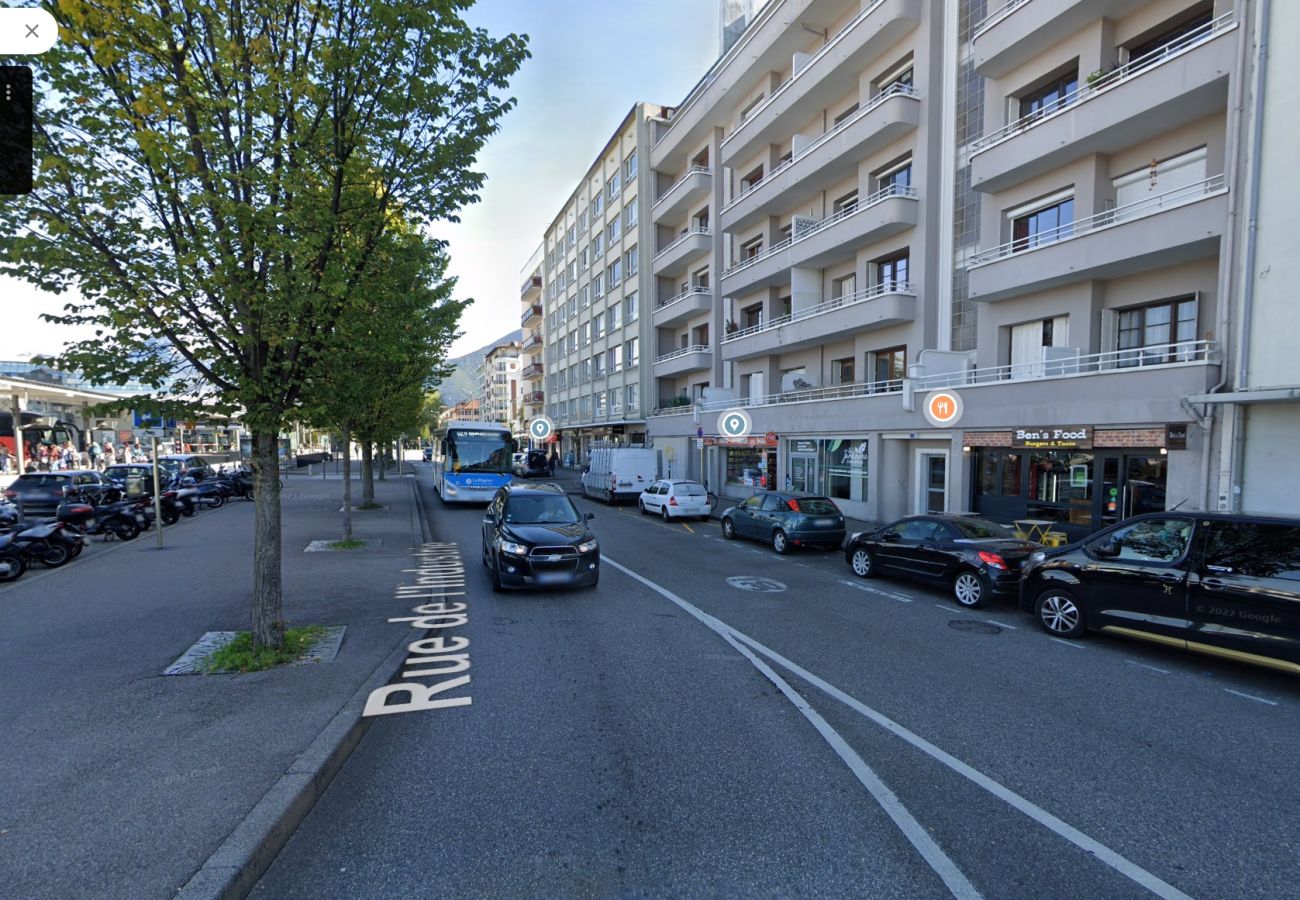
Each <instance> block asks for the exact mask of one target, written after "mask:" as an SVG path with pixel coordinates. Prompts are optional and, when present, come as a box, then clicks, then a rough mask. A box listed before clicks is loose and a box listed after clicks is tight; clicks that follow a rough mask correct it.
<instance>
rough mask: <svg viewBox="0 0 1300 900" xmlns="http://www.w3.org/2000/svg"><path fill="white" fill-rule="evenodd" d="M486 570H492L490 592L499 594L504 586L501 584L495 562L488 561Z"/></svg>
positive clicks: (499, 573)
mask: <svg viewBox="0 0 1300 900" xmlns="http://www.w3.org/2000/svg"><path fill="white" fill-rule="evenodd" d="M488 568H489V569H491V570H492V590H493V591H494V592H495V593H498V594H499V593H501V592H502V591H504V590H505V585H503V584H502V583H501V572H500V571H499V570H498V569H497V563H496V560H493V559H489V560H488Z"/></svg>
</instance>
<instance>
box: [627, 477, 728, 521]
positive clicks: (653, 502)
mask: <svg viewBox="0 0 1300 900" xmlns="http://www.w3.org/2000/svg"><path fill="white" fill-rule="evenodd" d="M636 505H637V509H639V510H640V511H641V513H642V515H644V514H645V513H658V514H659V515H661V516H663V517H664V519H665V520H667V519H685V518H688V517H698V518H701V519H707V518H708V517H709V513H710V512H711V509H710V507H709V492H708V491H706V490H705V489H704V485H702V484H700V483H699V482H698V481H688V480H686V479H664V480H661V481H656V482H654V483H653V484H651V485H650V486H649V487H648V488H646V489H645V490H644V491H642V492H641V496H640V497H639V498H638V499H637V501H636Z"/></svg>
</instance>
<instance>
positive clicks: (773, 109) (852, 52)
mask: <svg viewBox="0 0 1300 900" xmlns="http://www.w3.org/2000/svg"><path fill="white" fill-rule="evenodd" d="M920 21H921V0H873V2H871V3H869V4H868V5H867V8H866V9H864V10H863V11H862V12H861V13H859V14H858V15H857V16H855V17H854V18H853V20H852V21H851V22H849V23H848V24H847V25H845V26H844V28H842V29H840V31H839V32H838V33H837V34H835V35H834V36H832V37H831V39H830V40H829V41H827V42H826V45H825V46H824V47H822V48H821V50H819V51H817V53H816V54H814V55H813V56H812V57H810V58H809V59H808V60H807V62H805V63H804V65H803V66H802V67H801V68H800V69H799V70H798V71H797V72H795V73H794V75H793V76H791V77H790V78H789V79H788V80H787V81H786V82H785V83H784V84H781V85H780V86H778V87H777V88H776V89H775V90H774V91H772V93H771V95H770V96H769V97H768V98H767V99H766V100H764V101H763V102H762V103H760V104H759V105H758V106H757V107H755V108H754V109H752V110H750V111H749V114H748V115H747V116H746V117H745V120H744V121H743V122H741V123H740V124H739V125H738V126H736V128H735V130H734V131H732V132H731V134H729V135H727V137H726V138H725V139H724V140H723V141H722V148H721V155H722V164H723V165H725V166H731V165H735V164H736V163H737V161H738V160H743V159H745V158H748V157H750V156H753V155H754V154H755V153H757V152H758V151H759V150H760V149H761V148H762V147H764V146H766V145H768V144H775V143H779V142H780V141H781V140H782V139H783V138H785V137H786V136H788V135H790V134H791V133H793V132H794V130H795V129H797V128H799V127H800V126H801V125H803V124H804V122H805V121H807V119H808V117H809V115H810V114H811V111H812V110H818V109H824V108H825V107H826V106H827V105H829V104H831V103H834V102H835V101H836V100H838V99H839V98H841V97H843V96H844V95H845V94H847V93H848V92H849V91H851V90H853V89H854V88H855V87H856V86H857V84H858V80H859V77H860V74H861V72H862V70H863V69H864V68H866V67H867V66H868V65H869V64H870V63H871V61H872V60H873V59H874V58H875V57H877V56H878V55H879V54H881V53H883V52H884V51H885V50H887V49H889V48H890V47H891V46H893V45H894V44H895V43H897V42H898V40H899V39H900V38H902V37H903V36H904V35H905V34H907V33H908V32H909V31H911V30H912V29H914V28H916V26H917V25H918V24H919V23H920Z"/></svg>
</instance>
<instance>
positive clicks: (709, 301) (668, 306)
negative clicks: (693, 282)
mask: <svg viewBox="0 0 1300 900" xmlns="http://www.w3.org/2000/svg"><path fill="white" fill-rule="evenodd" d="M711 309H713V294H712V292H710V291H709V289H708V288H704V287H693V288H688V289H687V290H685V291H682V292H681V293H680V294H678V295H677V296H675V297H669V298H668V299H667V300H665V301H663V302H662V303H659V304H658V305H656V306H655V311H654V326H655V327H656V328H663V327H665V326H667V325H675V324H677V323H678V322H685V321H686V320H687V319H690V318H692V317H693V316H698V315H700V314H701V313H706V312H708V311H709V310H711Z"/></svg>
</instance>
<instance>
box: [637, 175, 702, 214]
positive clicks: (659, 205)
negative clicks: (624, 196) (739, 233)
mask: <svg viewBox="0 0 1300 900" xmlns="http://www.w3.org/2000/svg"><path fill="white" fill-rule="evenodd" d="M712 184H713V176H712V174H711V173H710V172H709V170H708V168H707V167H705V166H691V167H690V168H689V169H687V170H686V174H685V175H683V176H682V177H681V178H678V179H677V180H676V181H674V182H673V183H672V184H671V185H670V186H669V187H668V189H667V190H666V191H664V192H663V193H662V194H660V195H659V199H657V200H655V203H654V206H652V207H651V208H650V218H651V220H652V221H654V222H660V221H663V220H664V219H668V220H672V219H680V218H681V217H682V216H684V215H685V214H686V213H688V212H690V209H691V207H692V206H693V205H695V204H696V203H698V202H699V201H700V200H703V199H704V198H705V197H707V196H708V195H709V188H710V187H711V186H712Z"/></svg>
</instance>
